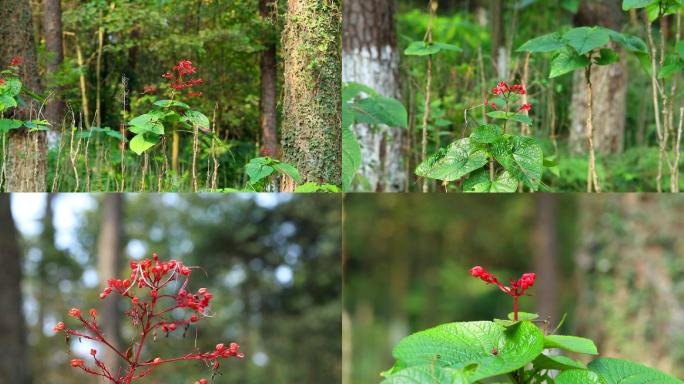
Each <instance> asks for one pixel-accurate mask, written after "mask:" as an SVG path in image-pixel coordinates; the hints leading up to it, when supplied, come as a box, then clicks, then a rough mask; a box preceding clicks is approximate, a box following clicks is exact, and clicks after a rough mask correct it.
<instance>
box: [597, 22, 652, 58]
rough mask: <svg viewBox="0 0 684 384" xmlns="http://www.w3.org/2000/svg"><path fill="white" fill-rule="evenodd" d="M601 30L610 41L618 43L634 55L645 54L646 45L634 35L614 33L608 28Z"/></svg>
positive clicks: (646, 50)
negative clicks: (606, 34)
mask: <svg viewBox="0 0 684 384" xmlns="http://www.w3.org/2000/svg"><path fill="white" fill-rule="evenodd" d="M602 29H603V30H605V31H606V33H608V35H609V36H610V38H611V40H613V41H614V42H616V43H618V44H619V45H621V46H622V47H623V48H625V49H626V50H628V51H632V52H635V53H647V52H648V47H647V46H646V43H644V41H643V40H641V39H640V38H638V37H636V36H634V35H628V34H625V33H620V32H618V31H614V30H612V29H608V28H602Z"/></svg>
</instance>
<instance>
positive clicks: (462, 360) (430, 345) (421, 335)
mask: <svg viewBox="0 0 684 384" xmlns="http://www.w3.org/2000/svg"><path fill="white" fill-rule="evenodd" d="M543 339H544V334H543V333H542V331H541V330H540V329H539V328H537V326H535V325H534V324H532V323H531V322H529V321H523V322H520V323H519V324H518V325H517V326H514V327H508V328H506V327H503V326H501V325H499V324H496V323H494V322H491V321H475V322H464V323H450V324H443V325H439V326H437V327H434V328H430V329H427V330H425V331H421V332H418V333H414V334H413V335H410V336H408V337H406V338H404V339H403V340H401V341H400V342H399V343H398V344H397V346H396V347H395V348H394V351H393V353H392V354H393V355H394V357H395V358H396V360H397V366H398V367H400V368H403V369H406V368H410V367H415V366H425V365H434V366H439V367H448V368H453V369H464V368H467V367H471V368H472V369H471V372H469V374H468V379H469V380H470V381H471V382H475V381H477V380H481V379H484V378H487V377H494V376H498V375H501V374H505V373H508V372H511V371H513V370H516V369H519V368H521V367H523V366H525V365H527V364H528V363H530V362H531V361H532V360H534V359H535V358H536V357H537V356H538V355H539V354H540V353H541V352H542V350H543V347H544V342H543ZM493 350H494V351H495V353H493V352H492V351H493Z"/></svg>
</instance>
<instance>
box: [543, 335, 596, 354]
mask: <svg viewBox="0 0 684 384" xmlns="http://www.w3.org/2000/svg"><path fill="white" fill-rule="evenodd" d="M544 348H560V349H564V350H566V351H569V352H576V353H586V354H588V355H598V351H597V350H596V345H594V342H593V341H592V340H590V339H585V338H584V337H576V336H562V335H548V336H546V337H545V338H544Z"/></svg>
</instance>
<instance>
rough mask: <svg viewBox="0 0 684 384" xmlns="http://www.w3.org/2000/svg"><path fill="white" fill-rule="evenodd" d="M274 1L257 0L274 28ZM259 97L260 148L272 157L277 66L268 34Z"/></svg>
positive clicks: (272, 40) (272, 38)
mask: <svg viewBox="0 0 684 384" xmlns="http://www.w3.org/2000/svg"><path fill="white" fill-rule="evenodd" d="M273 7H274V3H273V2H272V1H270V0H259V13H260V14H261V17H262V18H263V19H264V20H266V21H267V22H268V23H269V25H271V26H272V28H273V29H275V18H274V15H273V13H274V11H273ZM260 68H261V98H260V99H259V109H260V115H261V116H260V123H261V140H262V150H263V152H265V153H266V154H268V155H269V156H272V157H277V155H278V135H277V127H278V125H277V124H278V121H277V115H276V104H277V96H276V94H277V85H278V68H277V64H276V43H275V36H273V35H269V36H268V37H267V41H266V49H264V50H263V51H262V52H261V61H260Z"/></svg>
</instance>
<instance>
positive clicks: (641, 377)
mask: <svg viewBox="0 0 684 384" xmlns="http://www.w3.org/2000/svg"><path fill="white" fill-rule="evenodd" d="M589 369H590V370H591V371H593V372H596V373H597V374H598V375H599V376H600V377H601V378H602V379H603V380H605V382H606V384H618V383H619V384H644V383H653V384H656V383H657V384H682V383H684V382H683V381H681V380H679V379H676V378H674V377H672V376H669V375H666V374H664V373H663V372H660V371H658V370H656V369H653V368H649V367H646V366H644V365H641V364H637V363H633V362H631V361H626V360H622V359H613V358H601V359H596V360H594V361H592V362H591V363H589ZM556 383H557V384H558V382H556Z"/></svg>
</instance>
